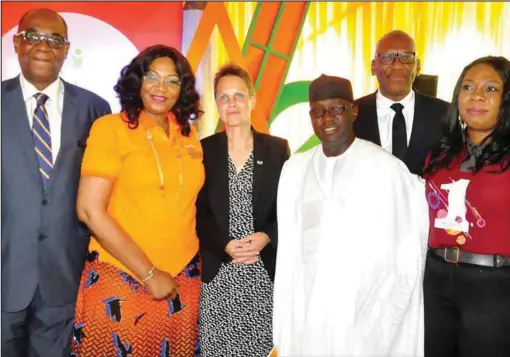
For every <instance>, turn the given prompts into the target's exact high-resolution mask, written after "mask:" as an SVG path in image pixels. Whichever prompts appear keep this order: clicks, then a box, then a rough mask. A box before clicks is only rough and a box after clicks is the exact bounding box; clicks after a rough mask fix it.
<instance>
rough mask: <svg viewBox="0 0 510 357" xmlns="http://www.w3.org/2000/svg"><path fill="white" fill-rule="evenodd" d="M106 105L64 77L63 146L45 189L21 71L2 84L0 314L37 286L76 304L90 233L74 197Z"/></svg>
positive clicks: (48, 298)
mask: <svg viewBox="0 0 510 357" xmlns="http://www.w3.org/2000/svg"><path fill="white" fill-rule="evenodd" d="M109 113H111V109H110V105H109V104H108V102H107V101H105V100H104V99H102V98H101V97H99V96H98V95H96V94H94V93H92V92H89V91H88V90H86V89H83V88H80V87H77V86H75V85H72V84H69V83H67V82H64V106H63V112H62V127H61V146H60V150H59V153H58V156H57V158H56V161H55V165H54V167H53V171H52V174H51V183H50V186H49V187H48V188H47V189H46V190H44V188H43V183H42V180H41V175H40V173H39V170H38V167H39V166H38V163H37V159H36V156H35V152H34V143H33V140H32V134H31V128H30V126H29V121H28V118H27V111H26V107H25V103H24V101H23V96H22V91H21V85H20V79H19V76H18V77H15V78H12V79H9V80H6V81H3V82H2V119H1V120H2V197H1V200H2V222H1V224H2V279H1V280H2V311H8V312H16V311H21V310H23V309H25V308H26V307H27V306H28V305H29V304H30V302H31V301H32V298H33V296H34V293H35V291H36V289H37V287H38V288H39V290H40V293H41V296H42V298H43V299H44V301H45V302H46V303H47V304H49V305H51V306H60V305H64V304H69V303H74V302H75V300H76V296H77V292H78V286H79V283H80V277H81V273H82V269H83V266H84V263H85V258H86V254H87V249H88V244H89V239H90V233H89V231H88V229H87V227H86V226H85V225H83V224H82V223H80V222H79V221H78V217H77V213H76V198H77V191H78V183H79V179H80V167H81V161H82V158H83V152H84V149H85V142H86V139H87V137H88V134H89V130H90V127H91V125H92V123H93V122H94V120H95V119H97V118H98V117H101V116H103V115H106V114H109Z"/></svg>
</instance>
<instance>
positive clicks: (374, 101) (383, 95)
mask: <svg viewBox="0 0 510 357" xmlns="http://www.w3.org/2000/svg"><path fill="white" fill-rule="evenodd" d="M371 71H372V75H375V76H376V77H377V81H378V83H379V89H378V90H377V91H376V92H375V93H372V94H369V95H367V96H365V97H362V98H359V99H357V100H356V104H357V105H358V108H359V114H358V119H357V120H356V122H355V123H354V130H355V133H356V136H357V137H359V138H361V139H365V140H369V141H371V142H373V143H375V144H377V145H380V146H382V147H383V148H384V149H385V150H386V151H388V152H391V153H392V154H393V155H395V156H396V157H398V158H399V159H400V160H402V161H403V162H404V163H405V164H406V165H407V167H408V168H409V170H410V171H411V172H412V173H414V174H418V175H421V172H422V170H423V167H424V164H425V157H426V155H427V153H428V151H429V149H430V148H431V147H432V146H433V145H434V144H435V143H437V141H438V140H439V137H440V134H441V125H440V119H441V117H442V116H443V115H445V114H446V112H447V110H448V105H449V103H448V102H445V101H443V100H441V99H438V98H433V97H429V96H426V95H424V94H421V93H419V92H418V91H416V90H413V89H412V87H413V82H414V79H415V78H416V75H417V74H419V72H420V60H419V59H418V56H417V53H416V44H415V42H414V40H413V39H412V38H411V37H410V36H409V35H408V34H407V33H405V32H402V31H398V30H395V31H391V32H389V33H387V34H386V35H384V36H383V37H382V38H381V39H380V40H379V42H378V44H377V48H376V53H375V55H374V58H373V59H372V64H371Z"/></svg>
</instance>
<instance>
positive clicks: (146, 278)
mask: <svg viewBox="0 0 510 357" xmlns="http://www.w3.org/2000/svg"><path fill="white" fill-rule="evenodd" d="M154 270H156V266H155V265H153V266H152V268H151V270H149V273H148V274H147V276H146V277H145V278H143V279H142V283H143V284H144V285H145V283H146V282H147V281H148V280H149V279H150V278H152V277H153V276H154Z"/></svg>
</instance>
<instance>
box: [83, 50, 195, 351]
mask: <svg viewBox="0 0 510 357" xmlns="http://www.w3.org/2000/svg"><path fill="white" fill-rule="evenodd" d="M115 90H116V92H117V93H118V95H119V98H120V102H121V106H122V112H121V113H119V114H113V115H108V116H105V117H102V118H100V119H98V120H97V121H96V122H95V123H94V124H93V126H92V129H91V132H90V136H89V139H88V141H87V147H86V150H85V154H84V158H83V163H82V168H81V175H82V177H81V181H80V187H79V192H78V207H77V209H78V216H79V217H80V219H81V220H82V221H83V222H84V223H86V224H87V225H88V227H89V228H90V229H91V231H92V232H93V238H94V239H92V240H91V243H90V247H89V251H90V257H89V259H88V261H87V263H86V265H85V269H84V272H83V276H82V280H81V285H80V290H79V295H78V301H77V306H76V313H75V324H74V331H73V349H74V352H75V354H76V356H83V357H95V356H97V357H99V356H168V357H169V356H183V357H188V356H195V354H196V353H197V351H195V350H196V349H197V346H198V344H197V327H196V326H197V316H198V298H199V293H200V266H199V261H198V258H197V252H198V239H197V236H196V233H195V200H196V198H197V194H198V192H199V190H200V188H201V187H202V185H203V183H204V168H203V164H202V148H201V145H200V142H199V140H198V137H197V133H196V131H195V129H194V128H193V127H192V126H191V125H190V123H189V119H191V118H196V117H197V116H198V114H199V113H200V110H199V109H198V101H199V96H198V94H197V92H196V91H195V77H194V75H193V73H192V71H191V68H190V65H189V63H188V61H187V60H186V58H185V57H184V56H183V55H182V54H181V53H179V52H178V51H177V50H176V49H174V48H171V47H166V46H162V45H157V46H153V47H150V48H148V49H146V50H145V51H143V52H141V53H140V54H139V55H138V56H136V57H135V58H134V59H133V60H132V61H131V63H130V64H129V65H127V66H126V67H124V69H123V70H122V72H121V76H120V79H119V81H118V83H117V85H116V86H115Z"/></svg>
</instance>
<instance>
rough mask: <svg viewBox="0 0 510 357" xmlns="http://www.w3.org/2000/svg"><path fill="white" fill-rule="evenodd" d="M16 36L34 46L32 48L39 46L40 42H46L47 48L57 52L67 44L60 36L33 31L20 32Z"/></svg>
mask: <svg viewBox="0 0 510 357" xmlns="http://www.w3.org/2000/svg"><path fill="white" fill-rule="evenodd" d="M16 36H21V37H22V38H23V40H24V41H26V42H27V43H28V44H30V45H34V46H35V45H38V44H40V43H41V42H42V41H46V43H47V44H48V46H49V47H50V48H53V49H55V50H59V49H61V48H62V47H64V45H67V44H69V41H67V40H66V39H65V38H63V37H62V36H58V35H47V34H44V33H40V32H35V31H21V32H19V33H17V34H16Z"/></svg>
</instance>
